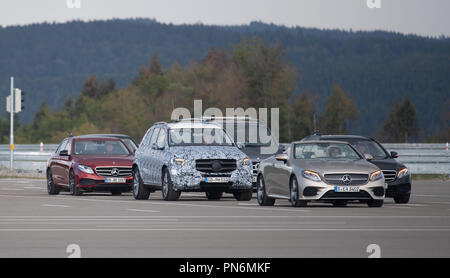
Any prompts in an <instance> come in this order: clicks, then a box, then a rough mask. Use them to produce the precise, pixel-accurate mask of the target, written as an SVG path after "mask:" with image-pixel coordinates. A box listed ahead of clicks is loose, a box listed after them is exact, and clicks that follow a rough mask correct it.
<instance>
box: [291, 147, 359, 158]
mask: <svg viewBox="0 0 450 278" xmlns="http://www.w3.org/2000/svg"><path fill="white" fill-rule="evenodd" d="M294 156H295V158H297V159H351V160H355V159H361V157H360V155H359V154H358V153H357V152H356V151H355V150H354V149H353V148H352V147H351V146H350V145H348V144H335V143H307V144H297V145H295V150H294Z"/></svg>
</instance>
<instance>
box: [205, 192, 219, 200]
mask: <svg viewBox="0 0 450 278" xmlns="http://www.w3.org/2000/svg"><path fill="white" fill-rule="evenodd" d="M205 195H206V198H208V200H220V198H222V195H223V192H208V191H207V192H205Z"/></svg>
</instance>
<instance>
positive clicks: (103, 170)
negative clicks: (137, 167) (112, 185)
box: [95, 167, 133, 177]
mask: <svg viewBox="0 0 450 278" xmlns="http://www.w3.org/2000/svg"><path fill="white" fill-rule="evenodd" d="M113 169H117V170H118V172H117V171H113ZM95 172H96V173H97V175H99V176H101V177H129V176H131V175H132V174H133V172H132V169H131V167H97V168H95Z"/></svg>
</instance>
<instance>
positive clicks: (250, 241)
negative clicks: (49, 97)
mask: <svg viewBox="0 0 450 278" xmlns="http://www.w3.org/2000/svg"><path fill="white" fill-rule="evenodd" d="M71 244H76V247H77V246H79V248H80V249H79V253H78V251H72V250H76V249H77V248H75V249H70V247H71V246H69V245H71ZM371 244H376V245H377V246H379V251H380V255H381V257H450V182H449V181H415V182H414V184H413V196H412V199H411V201H410V203H409V204H406V205H397V204H395V203H394V202H393V200H392V199H387V200H386V201H385V205H384V206H383V207H382V208H369V207H367V206H366V205H364V204H359V203H352V204H349V205H348V206H347V207H344V208H335V207H332V206H331V205H328V204H319V203H317V204H312V205H309V206H308V207H306V208H293V207H291V206H290V204H289V203H288V202H287V201H280V200H277V202H276V203H275V206H274V207H259V206H258V204H257V202H256V198H255V196H254V198H253V199H252V200H251V201H249V202H239V201H236V200H235V199H234V198H232V196H231V195H226V196H225V198H223V199H222V200H220V201H208V200H207V199H206V198H205V197H204V195H203V194H200V193H183V194H182V195H181V199H180V201H177V202H166V201H163V200H161V193H160V192H156V193H152V195H151V196H150V200H145V201H136V200H134V199H133V196H132V195H131V193H126V194H124V195H122V196H111V195H110V194H84V195H83V196H79V197H72V196H70V195H68V193H61V194H60V195H58V196H49V195H47V192H46V185H45V181H44V180H29V179H0V257H68V256H72V255H77V254H80V255H81V257H368V256H370V255H371V254H373V252H377V251H369V252H368V251H367V247H368V246H369V245H371ZM68 246H69V249H68ZM377 248H378V247H376V246H375V249H377ZM369 249H370V248H369ZM371 250H373V249H371ZM74 252H75V253H74Z"/></svg>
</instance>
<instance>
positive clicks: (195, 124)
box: [167, 121, 222, 129]
mask: <svg viewBox="0 0 450 278" xmlns="http://www.w3.org/2000/svg"><path fill="white" fill-rule="evenodd" d="M167 126H168V127H169V128H215V129H222V127H221V126H220V125H218V124H216V123H210V122H203V121H180V122H173V123H168V124H167Z"/></svg>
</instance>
